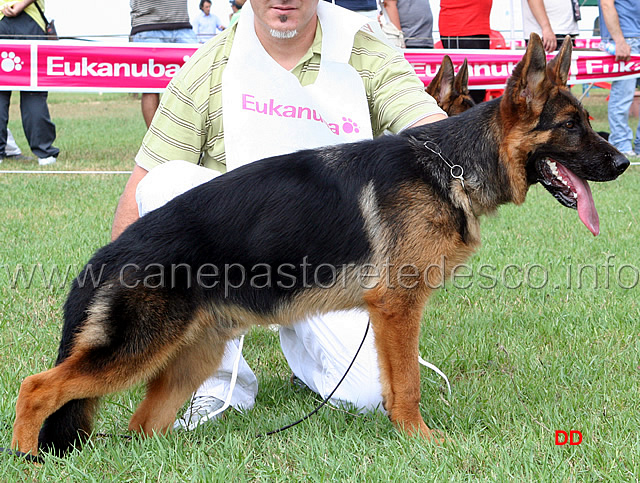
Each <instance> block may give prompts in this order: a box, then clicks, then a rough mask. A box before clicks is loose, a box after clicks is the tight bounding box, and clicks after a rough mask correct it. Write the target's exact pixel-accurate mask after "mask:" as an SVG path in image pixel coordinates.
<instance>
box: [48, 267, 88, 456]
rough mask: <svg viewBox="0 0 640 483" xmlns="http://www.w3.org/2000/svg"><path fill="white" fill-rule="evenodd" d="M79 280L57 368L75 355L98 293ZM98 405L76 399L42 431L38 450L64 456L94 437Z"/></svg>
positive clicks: (66, 313)
mask: <svg viewBox="0 0 640 483" xmlns="http://www.w3.org/2000/svg"><path fill="white" fill-rule="evenodd" d="M79 278H80V277H78V279H79ZM78 279H76V280H75V281H74V283H73V285H72V287H71V290H70V292H69V297H68V298H67V301H66V303H65V306H64V325H63V328H62V338H61V340H60V347H59V349H58V358H57V359H56V363H55V365H56V366H58V365H60V364H62V362H64V361H65V360H66V359H67V358H68V357H69V356H70V355H71V353H72V352H73V347H74V343H75V336H76V334H77V333H78V331H79V330H80V329H81V328H82V326H83V324H84V323H85V321H86V317H87V308H88V307H89V304H90V302H91V300H92V299H93V296H94V294H95V292H96V287H95V286H92V285H91V284H88V285H83V286H80V285H79V284H78ZM99 402H100V401H99V399H98V398H90V399H75V400H72V401H69V402H68V403H66V404H64V405H63V406H62V407H61V408H60V409H58V410H57V411H56V412H54V413H53V414H51V415H50V416H49V417H48V418H47V419H46V420H45V422H44V424H43V425H42V428H41V429H40V434H39V436H38V448H39V450H40V451H46V452H50V453H54V454H56V455H58V456H63V455H65V454H66V453H67V452H69V451H71V450H72V449H73V448H74V447H78V448H79V447H80V446H81V444H82V443H83V442H84V441H86V439H87V438H88V436H89V435H90V434H91V431H92V429H93V419H94V417H95V413H96V411H97V409H98V404H99Z"/></svg>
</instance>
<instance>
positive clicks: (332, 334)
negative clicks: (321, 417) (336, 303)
mask: <svg viewBox="0 0 640 483" xmlns="http://www.w3.org/2000/svg"><path fill="white" fill-rule="evenodd" d="M368 321H369V314H368V313H367V312H366V311H365V310H349V311H340V312H331V313H329V314H324V315H321V316H315V317H310V318H309V319H307V320H305V321H303V322H300V323H297V324H295V325H293V326H290V327H283V328H281V329H280V345H281V346H282V351H283V352H284V355H285V357H286V359H287V362H288V363H289V366H290V367H291V369H292V370H293V373H294V374H295V375H296V376H297V377H298V378H300V379H301V380H302V382H304V383H305V384H306V385H307V386H308V387H309V388H310V389H311V390H312V391H314V392H316V393H318V394H319V395H320V396H322V397H323V398H326V397H327V396H328V395H329V394H331V392H332V391H333V390H334V389H335V388H336V386H337V384H338V382H339V381H340V379H341V378H342V377H343V376H344V374H345V373H347V368H348V367H349V364H351V362H352V360H353V358H354V356H355V354H356V352H357V351H358V347H359V346H360V343H361V342H362V339H363V337H364V334H365V332H366V330H367V324H368ZM331 402H333V403H335V404H345V403H346V404H353V405H354V406H355V407H357V408H358V409H359V410H361V411H372V410H375V409H380V410H384V409H383V408H382V386H381V384H380V369H379V367H378V355H377V352H376V349H375V345H374V335H373V329H371V328H369V331H368V332H367V338H366V340H365V342H364V344H363V346H362V349H361V350H360V352H359V353H358V356H357V358H356V359H355V362H354V364H353V366H352V367H351V369H349V372H348V373H347V375H346V377H345V379H344V381H343V382H342V383H341V384H340V386H339V387H338V389H337V390H336V392H335V393H334V394H333V396H332V397H331Z"/></svg>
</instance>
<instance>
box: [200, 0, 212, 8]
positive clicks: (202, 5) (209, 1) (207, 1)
mask: <svg viewBox="0 0 640 483" xmlns="http://www.w3.org/2000/svg"><path fill="white" fill-rule="evenodd" d="M205 3H209V4H210V3H211V0H200V10H202V7H204V4H205Z"/></svg>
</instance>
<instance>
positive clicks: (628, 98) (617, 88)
mask: <svg viewBox="0 0 640 483" xmlns="http://www.w3.org/2000/svg"><path fill="white" fill-rule="evenodd" d="M635 90H636V80H635V79H623V80H618V81H613V82H612V83H611V93H610V95H609V105H608V117H609V131H610V134H609V142H610V143H611V144H612V145H613V146H615V147H616V148H617V149H618V150H619V151H620V152H622V153H630V152H632V148H631V141H632V139H633V132H632V131H631V128H630V127H629V108H630V107H631V103H632V102H633V94H634V92H635Z"/></svg>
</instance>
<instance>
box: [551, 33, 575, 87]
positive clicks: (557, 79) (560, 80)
mask: <svg viewBox="0 0 640 483" xmlns="http://www.w3.org/2000/svg"><path fill="white" fill-rule="evenodd" d="M572 50H573V45H572V42H571V37H569V36H568V35H567V36H566V37H565V38H564V42H562V47H560V52H558V55H556V56H555V57H554V58H553V59H552V60H550V61H549V63H548V64H547V75H548V76H549V80H550V81H551V82H553V83H554V84H555V85H557V86H566V85H567V79H568V78H569V69H570V68H571V52H572Z"/></svg>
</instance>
